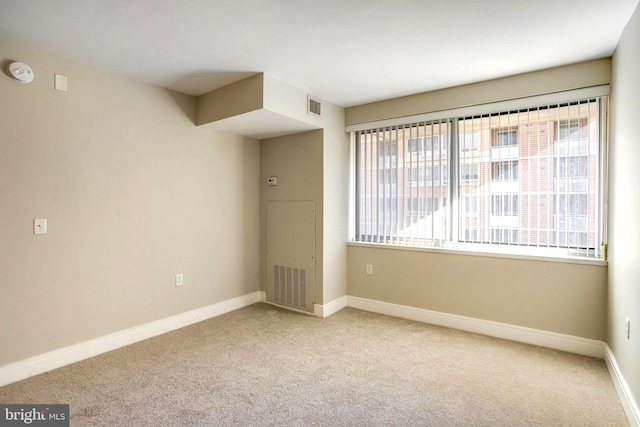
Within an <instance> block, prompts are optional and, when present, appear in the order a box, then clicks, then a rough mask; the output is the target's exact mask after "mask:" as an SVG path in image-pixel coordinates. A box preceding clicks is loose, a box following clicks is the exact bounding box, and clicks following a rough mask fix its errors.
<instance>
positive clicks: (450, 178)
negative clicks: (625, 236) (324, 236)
mask: <svg viewBox="0 0 640 427" xmlns="http://www.w3.org/2000/svg"><path fill="white" fill-rule="evenodd" d="M602 108H603V104H602V98H591V99H585V100H581V101H574V102H567V103H563V104H550V105H543V106H536V107H531V108H524V109H522V108H521V109H518V110H514V111H502V112H494V113H487V114H479V115H474V116H470V117H457V118H449V119H442V120H436V121H430V122H417V123H408V124H404V125H394V126H388V127H383V128H376V129H368V130H361V131H358V132H357V133H356V169H357V174H358V175H357V179H356V196H357V208H356V236H355V240H356V241H360V242H375V243H388V244H395V245H409V246H445V247H462V248H467V249H472V250H487V251H502V252H516V253H525V254H526V253H531V254H541V255H550V256H560V257H563V256H586V257H599V256H600V253H601V248H600V233H601V214H600V212H601V194H600V193H601V191H600V187H601V182H600V172H601V162H600V158H601V149H602V141H601V139H602V133H603V132H602V125H601V121H602Z"/></svg>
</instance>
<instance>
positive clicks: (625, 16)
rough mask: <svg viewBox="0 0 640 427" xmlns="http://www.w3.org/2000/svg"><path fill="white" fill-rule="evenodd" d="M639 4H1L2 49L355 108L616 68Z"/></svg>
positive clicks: (56, 0)
mask: <svg viewBox="0 0 640 427" xmlns="http://www.w3.org/2000/svg"><path fill="white" fill-rule="evenodd" d="M637 4H638V0H535V1H523V0H314V1H310V0H0V38H5V39H9V40H13V41H16V42H18V43H22V44H24V45H28V46H32V47H36V48H39V49H43V50H46V51H49V52H51V53H54V54H57V55H60V56H63V57H66V58H69V59H72V60H76V61H79V62H83V63H86V64H89V65H93V66H95V67H99V68H102V69H105V70H109V71H113V72H116V73H120V74H124V75H127V76H130V77H132V78H135V79H137V80H141V81H144V82H148V83H152V84H156V85H159V86H164V87H167V88H170V89H174V90H177V91H180V92H184V93H188V94H191V95H200V94H202V93H205V92H208V91H210V90H213V89H216V88H218V87H221V86H224V85H226V84H229V83H231V82H234V81H237V80H240V79H242V78H245V77H247V76H250V75H252V74H255V73H258V72H264V73H267V74H269V75H271V76H273V77H276V78H278V79H280V80H283V81H285V82H287V83H289V84H292V85H295V86H298V87H300V88H301V89H304V90H306V91H307V92H309V93H311V94H314V95H316V96H318V97H320V98H323V99H325V100H327V101H330V102H333V103H335V104H338V105H341V106H344V107H347V106H352V105H358V104H362V103H366V102H371V101H376V100H380V99H387V98H392V97H397V96H402V95H408V94H411V93H417V92H423V91H428V90H433V89H439V88H443V87H448V86H454V85H460V84H465V83H471V82H476V81H481V80H487V79H491V78H496V77H501V76H505V75H511V74H517V73H522V72H527V71H533V70H539V69H544V68H549V67H553V66H558V65H565V64H570V63H575V62H580V61H585V60H589V59H596V58H602V57H607V56H610V55H611V54H612V53H613V51H614V49H615V47H616V44H617V42H618V40H619V38H620V34H621V33H622V30H623V29H624V26H625V25H626V23H627V22H628V20H629V18H630V17H631V14H632V13H633V11H634V9H635V7H636V6H637ZM12 59H15V60H20V58H12Z"/></svg>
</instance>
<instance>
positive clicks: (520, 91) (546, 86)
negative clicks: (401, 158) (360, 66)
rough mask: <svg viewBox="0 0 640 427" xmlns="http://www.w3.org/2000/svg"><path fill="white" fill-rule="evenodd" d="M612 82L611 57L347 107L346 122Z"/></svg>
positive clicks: (386, 117) (372, 119)
mask: <svg viewBox="0 0 640 427" xmlns="http://www.w3.org/2000/svg"><path fill="white" fill-rule="evenodd" d="M610 82H611V60H610V59H609V58H606V59H599V60H595V61H589V62H582V63H579V64H574V65H567V66H564V67H557V68H550V69H548V70H543V71H536V72H532V73H526V74H519V75H516V76H510V77H504V78H500V79H495V80H488V81H484V82H480V83H473V84H468V85H464V86H456V87H452V88H447V89H442V90H436V91H432V92H424V93H419V94H415V95H410V96H405V97H402V98H395V99H390V100H386V101H380V102H375V103H371V104H365V105H359V106H356V107H351V108H347V109H346V124H347V125H352V124H356V123H366V122H370V121H374V120H383V119H389V118H394V117H403V116H409V115H412V114H420V113H426V112H432V111H440V110H447V109H451V108H458V107H467V106H471V105H478V104H486V103H490V102H497V101H504V100H508V99H515V98H522V97H526V96H534V95H543V94H547V93H553V92H558V91H563V90H569V89H579V88H583V87H589V86H596V85H601V84H608V83H610Z"/></svg>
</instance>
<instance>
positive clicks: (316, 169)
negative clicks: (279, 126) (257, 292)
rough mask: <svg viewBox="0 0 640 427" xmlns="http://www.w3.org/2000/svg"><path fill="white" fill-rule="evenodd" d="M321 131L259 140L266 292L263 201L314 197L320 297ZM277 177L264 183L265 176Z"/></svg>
mask: <svg viewBox="0 0 640 427" xmlns="http://www.w3.org/2000/svg"><path fill="white" fill-rule="evenodd" d="M322 146H323V131H322V130H315V131H310V132H302V133H296V134H293V135H287V136H282V137H277V138H269V139H264V140H262V141H261V142H260V210H261V215H260V288H261V290H262V291H265V292H266V278H267V276H266V274H267V273H266V244H265V242H266V210H265V207H266V203H267V202H268V201H302V200H307V201H314V202H315V204H316V235H315V239H316V276H315V279H316V280H315V286H316V288H315V301H314V302H315V303H316V304H321V302H320V301H322V284H323V280H322V275H323V269H322V266H323V257H322V255H323V239H322V233H323V170H322ZM270 176H275V177H277V178H278V185H276V186H268V185H267V177H270Z"/></svg>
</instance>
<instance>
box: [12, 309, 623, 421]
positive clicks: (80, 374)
mask: <svg viewBox="0 0 640 427" xmlns="http://www.w3.org/2000/svg"><path fill="white" fill-rule="evenodd" d="M0 402H2V403H69V404H70V411H71V425H72V426H93V425H100V426H247V425H254V426H262V425H269V426H271V425H277V426H372V425H393V426H598V427H603V426H628V423H627V420H626V418H625V415H624V412H623V409H622V406H621V404H620V402H619V401H618V399H617V396H616V393H615V390H614V387H613V383H612V381H611V378H610V377H609V374H608V372H607V369H606V367H605V364H604V362H603V361H602V360H597V359H593V358H589V357H583V356H577V355H573V354H569V353H564V352H560V351H554V350H550V349H545V348H540V347H535V346H530V345H526V344H520V343H515V342H510V341H505V340H500V339H495V338H490V337H486V336H482V335H476V334H471V333H466V332H462V331H457V330H452V329H447V328H441V327H437V326H432V325H427V324H423V323H418V322H412V321H408V320H403V319H397V318H392V317H387V316H383V315H378V314H374V313H368V312H365V311H360V310H355V309H350V308H347V309H344V310H342V311H340V312H339V313H336V314H334V315H333V316H331V317H329V318H327V319H319V318H315V317H311V316H306V315H302V314H297V313H293V312H289V311H286V310H281V309H279V308H275V307H272V306H270V305H267V304H256V305H253V306H250V307H246V308H243V309H241V310H237V311H235V312H232V313H228V314H225V315H223V316H220V317H216V318H214V319H210V320H207V321H204V322H201V323H198V324H196V325H192V326H189V327H186V328H183V329H180V330H178V331H175V332H171V333H168V334H165V335H162V336H159V337H156V338H152V339H149V340H146V341H143V342H140V343H137V344H134V345H131V346H128V347H125V348H122V349H119V350H115V351H112V352H109V353H106V354H103V355H100V356H97V357H94V358H91V359H88V360H86V361H83V362H79V363H76V364H73V365H70V366H67V367H64V368H60V369H57V370H55V371H52V372H49V373H46V374H42V375H38V376H36V377H33V378H29V379H27V380H24V381H21V382H18V383H14V384H10V385H8V386H5V387H1V388H0Z"/></svg>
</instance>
